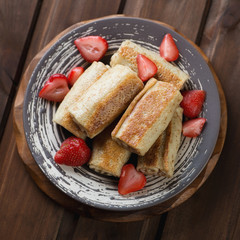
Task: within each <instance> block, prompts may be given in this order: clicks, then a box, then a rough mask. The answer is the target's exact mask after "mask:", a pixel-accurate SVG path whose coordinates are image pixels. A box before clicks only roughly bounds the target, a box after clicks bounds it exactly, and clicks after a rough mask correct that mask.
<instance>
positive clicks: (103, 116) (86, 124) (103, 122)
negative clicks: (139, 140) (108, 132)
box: [69, 65, 144, 138]
mask: <svg viewBox="0 0 240 240" xmlns="http://www.w3.org/2000/svg"><path fill="white" fill-rule="evenodd" d="M143 87H144V85H143V82H142V81H141V80H140V78H139V77H138V76H137V73H135V72H134V71H132V70H131V69H130V68H129V67H127V66H123V65H116V66H114V67H112V68H110V69H109V70H107V71H106V72H105V73H104V74H103V75H102V76H101V77H100V78H99V79H98V80H97V81H96V82H95V83H94V84H92V85H91V86H90V87H89V88H88V89H87V90H86V91H85V93H84V94H83V95H82V96H81V97H80V98H79V99H78V100H77V101H76V102H75V103H74V104H73V105H71V106H69V112H70V114H71V116H72V118H73V120H74V121H75V123H77V125H78V127H79V128H80V129H81V130H82V131H83V132H84V133H86V135H87V136H88V137H89V138H94V137H95V136H96V135H97V134H99V133H100V132H102V131H103V130H104V129H105V128H106V127H107V126H109V125H110V124H111V123H112V122H113V121H114V120H115V119H116V118H117V117H118V116H119V115H120V114H121V113H122V112H123V111H124V110H125V109H126V108H127V107H128V105H129V104H130V102H131V101H132V100H133V98H134V97H135V96H136V95H137V94H138V93H139V92H140V91H141V90H142V89H143Z"/></svg>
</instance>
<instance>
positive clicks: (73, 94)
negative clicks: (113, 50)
mask: <svg viewBox="0 0 240 240" xmlns="http://www.w3.org/2000/svg"><path fill="white" fill-rule="evenodd" d="M108 69H109V66H106V65H104V64H103V63H102V62H93V63H92V64H91V66H89V67H88V68H87V69H86V70H85V71H84V72H83V74H82V75H81V76H80V77H79V78H78V80H77V81H76V82H75V84H74V85H73V86H72V88H71V89H70V91H69V92H68V94H67V95H66V96H65V98H64V99H63V101H62V102H61V104H60V105H59V107H58V109H57V111H56V113H55V115H54V117H53V121H54V122H56V123H57V124H59V125H61V126H62V127H64V128H65V129H67V130H68V131H69V132H71V133H72V134H73V135H75V136H77V137H80V138H83V139H85V138H86V134H85V133H84V132H83V131H82V130H81V129H80V128H79V127H78V125H77V124H76V123H75V122H74V121H73V119H72V117H71V115H70V113H69V111H68V108H69V106H71V105H73V104H74V103H75V102H76V101H78V100H79V98H80V97H81V96H82V95H83V94H84V92H85V91H86V90H87V89H88V88H89V87H90V86H91V85H92V84H93V83H95V82H96V81H97V80H98V79H99V78H100V77H101V76H102V75H103V74H104V73H105V72H106V71H107V70H108Z"/></svg>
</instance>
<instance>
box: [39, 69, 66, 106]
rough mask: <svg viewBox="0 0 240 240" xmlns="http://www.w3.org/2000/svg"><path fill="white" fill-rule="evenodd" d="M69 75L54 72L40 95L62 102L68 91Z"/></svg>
mask: <svg viewBox="0 0 240 240" xmlns="http://www.w3.org/2000/svg"><path fill="white" fill-rule="evenodd" d="M68 91H69V88H68V82H67V77H66V76H65V75H63V74H58V73H57V74H53V75H52V76H50V78H49V79H48V80H47V82H46V83H45V84H44V86H43V88H42V89H41V91H40V92H39V97H41V98H44V99H47V100H49V101H54V102H61V101H62V100H63V99H64V97H65V96H66V94H67V93H68Z"/></svg>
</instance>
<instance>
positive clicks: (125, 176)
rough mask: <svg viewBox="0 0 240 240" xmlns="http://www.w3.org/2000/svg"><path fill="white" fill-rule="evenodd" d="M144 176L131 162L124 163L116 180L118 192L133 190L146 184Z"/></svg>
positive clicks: (123, 193) (125, 192)
mask: <svg viewBox="0 0 240 240" xmlns="http://www.w3.org/2000/svg"><path fill="white" fill-rule="evenodd" d="M146 181H147V180H146V177H145V176H144V174H143V173H141V172H138V171H137V170H136V169H135V167H134V166H133V164H126V165H124V166H123V167H122V172H121V176H120V179H119V182H118V192H119V193H120V194H121V195H125V194H128V193H130V192H135V191H138V190H140V189H142V188H143V187H144V186H145V185H146Z"/></svg>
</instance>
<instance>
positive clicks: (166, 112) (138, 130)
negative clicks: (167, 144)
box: [112, 78, 182, 156]
mask: <svg viewBox="0 0 240 240" xmlns="http://www.w3.org/2000/svg"><path fill="white" fill-rule="evenodd" d="M181 100H182V95H181V93H180V91H179V90H177V89H176V88H175V87H174V86H173V85H172V84H170V83H167V82H162V81H157V80H156V79H154V78H152V79H150V80H149V81H148V82H147V84H146V86H145V87H144V89H143V90H142V91H141V92H140V93H139V94H138V95H137V96H136V97H135V99H134V100H133V101H132V103H131V104H130V105H129V107H128V109H127V110H126V111H125V113H124V114H123V116H122V118H121V119H120V121H119V122H118V124H117V126H116V127H115V129H114V130H113V132H112V138H113V139H114V140H115V141H117V142H118V143H119V144H120V145H122V146H124V147H126V148H127V149H129V150H130V151H132V152H134V153H137V154H138V155H141V156H144V155H145V153H146V152H147V151H148V150H149V149H150V148H151V147H152V145H153V144H154V143H155V141H156V140H157V138H158V137H159V136H160V134H161V133H162V132H163V131H164V130H165V129H166V128H167V126H168V124H169V122H170V121H171V119H172V117H173V114H174V112H175V109H176V108H177V106H179V104H180V102H181Z"/></svg>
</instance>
